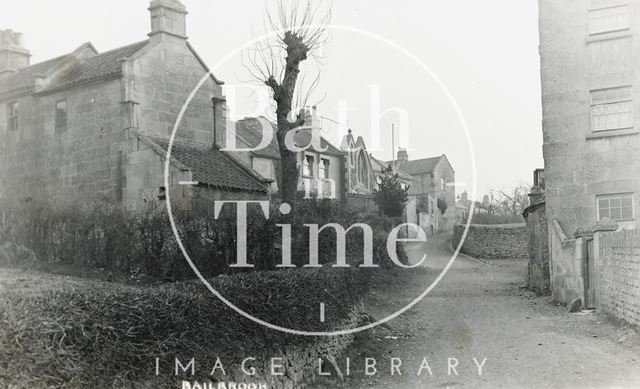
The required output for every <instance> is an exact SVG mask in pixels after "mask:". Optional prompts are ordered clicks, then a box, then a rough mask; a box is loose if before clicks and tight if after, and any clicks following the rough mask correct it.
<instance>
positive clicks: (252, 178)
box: [151, 137, 269, 192]
mask: <svg viewBox="0 0 640 389" xmlns="http://www.w3.org/2000/svg"><path fill="white" fill-rule="evenodd" d="M151 139H152V140H153V141H154V142H155V143H157V144H158V145H159V146H160V147H162V149H163V150H165V151H166V150H167V149H168V147H169V140H168V139H161V138H155V137H153V138H151ZM171 158H172V159H175V160H177V161H179V162H180V163H181V164H182V165H185V166H186V167H187V168H189V170H191V172H192V174H193V180H194V181H197V182H198V183H201V184H207V185H211V186H215V187H219V188H225V189H235V190H245V191H253V192H267V191H268V190H267V185H266V184H267V183H268V182H269V180H267V179H265V178H263V177H260V176H259V175H257V174H256V173H255V172H253V171H252V170H251V169H249V168H247V167H244V166H243V165H242V164H241V163H239V162H238V161H236V160H235V159H233V158H232V157H230V156H229V155H227V154H226V153H224V152H222V151H220V150H218V149H217V148H214V147H206V146H203V145H196V144H191V143H182V142H178V141H175V142H174V143H173V147H172V148H171Z"/></svg>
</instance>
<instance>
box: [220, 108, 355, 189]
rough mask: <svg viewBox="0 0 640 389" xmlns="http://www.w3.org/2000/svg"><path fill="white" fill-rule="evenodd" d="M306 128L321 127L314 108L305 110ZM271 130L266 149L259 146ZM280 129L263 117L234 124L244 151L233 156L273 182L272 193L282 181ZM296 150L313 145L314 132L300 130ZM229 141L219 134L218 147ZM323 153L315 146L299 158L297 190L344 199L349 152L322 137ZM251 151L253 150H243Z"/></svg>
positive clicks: (295, 138)
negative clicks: (277, 138) (346, 162)
mask: <svg viewBox="0 0 640 389" xmlns="http://www.w3.org/2000/svg"><path fill="white" fill-rule="evenodd" d="M305 115H306V116H305V117H306V118H307V121H306V123H305V127H313V128H318V129H319V128H321V124H320V120H319V118H318V116H317V113H316V110H315V108H309V109H306V112H305ZM269 127H271V128H270V130H271V131H272V134H273V136H272V137H271V139H270V141H269V142H267V144H266V146H265V147H259V146H260V145H261V143H262V139H263V135H264V133H265V132H266V131H267V130H268V129H269ZM276 132H277V126H276V124H275V123H272V122H270V121H269V120H268V119H266V118H264V117H258V118H245V119H242V120H239V121H237V122H236V123H235V134H236V145H237V148H238V149H239V150H241V151H236V152H232V153H231V154H233V155H234V157H235V158H236V159H238V160H240V161H242V162H243V163H244V164H245V165H246V166H248V167H250V168H251V169H253V170H254V171H255V172H256V173H257V174H259V175H260V176H262V177H265V178H267V179H269V180H271V186H270V192H271V193H272V194H276V195H277V194H278V182H279V180H280V178H281V177H280V174H281V168H280V149H279V146H278V142H277V140H276V136H275V134H276ZM293 140H294V144H295V146H296V147H300V148H304V147H307V146H309V145H310V143H311V130H309V129H308V128H307V129H301V130H298V131H297V132H296V133H295V134H294V137H293ZM225 143H226V139H224V135H222V134H221V135H220V137H219V138H218V141H217V144H219V145H224V144H225ZM320 148H321V150H316V149H315V148H314V147H313V145H312V146H311V147H308V148H307V149H306V150H304V151H301V152H299V153H298V155H297V167H298V190H299V191H301V192H305V194H307V195H309V196H312V197H315V196H318V197H322V198H331V199H335V200H344V199H345V195H346V193H347V192H348V191H349V190H348V188H349V186H348V185H349V182H347V179H346V177H345V161H346V157H347V152H345V151H343V150H340V149H338V148H337V147H336V146H334V145H333V144H331V142H329V141H328V140H327V139H325V138H324V137H321V139H320ZM242 149H247V150H249V149H251V151H242Z"/></svg>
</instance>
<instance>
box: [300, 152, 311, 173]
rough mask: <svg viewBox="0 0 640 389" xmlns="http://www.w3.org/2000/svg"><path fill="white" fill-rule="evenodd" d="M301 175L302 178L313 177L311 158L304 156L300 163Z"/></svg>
mask: <svg viewBox="0 0 640 389" xmlns="http://www.w3.org/2000/svg"><path fill="white" fill-rule="evenodd" d="M302 175H303V176H304V177H313V157H312V156H310V155H305V157H304V161H303V163H302Z"/></svg>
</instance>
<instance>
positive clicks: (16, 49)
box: [0, 30, 31, 78]
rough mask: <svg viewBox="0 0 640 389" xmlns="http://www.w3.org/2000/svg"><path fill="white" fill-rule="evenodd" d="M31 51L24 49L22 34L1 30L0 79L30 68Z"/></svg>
mask: <svg viewBox="0 0 640 389" xmlns="http://www.w3.org/2000/svg"><path fill="white" fill-rule="evenodd" d="M29 57H31V54H29V50H27V49H25V48H24V45H23V40H22V34H21V33H18V32H14V31H12V30H0V78H2V77H6V76H8V75H11V74H13V73H15V72H16V70H18V69H20V68H23V67H26V66H29Z"/></svg>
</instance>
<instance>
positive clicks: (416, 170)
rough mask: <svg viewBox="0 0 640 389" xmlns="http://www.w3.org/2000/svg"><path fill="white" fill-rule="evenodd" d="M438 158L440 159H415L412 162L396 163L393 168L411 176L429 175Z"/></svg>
mask: <svg viewBox="0 0 640 389" xmlns="http://www.w3.org/2000/svg"><path fill="white" fill-rule="evenodd" d="M440 158H442V156H438V157H431V158H423V159H416V160H413V161H396V165H395V167H396V168H397V169H400V170H402V171H403V172H405V173H408V174H411V175H414V174H425V173H431V172H432V171H433V169H434V168H435V167H436V164H437V163H438V161H439V160H440Z"/></svg>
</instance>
